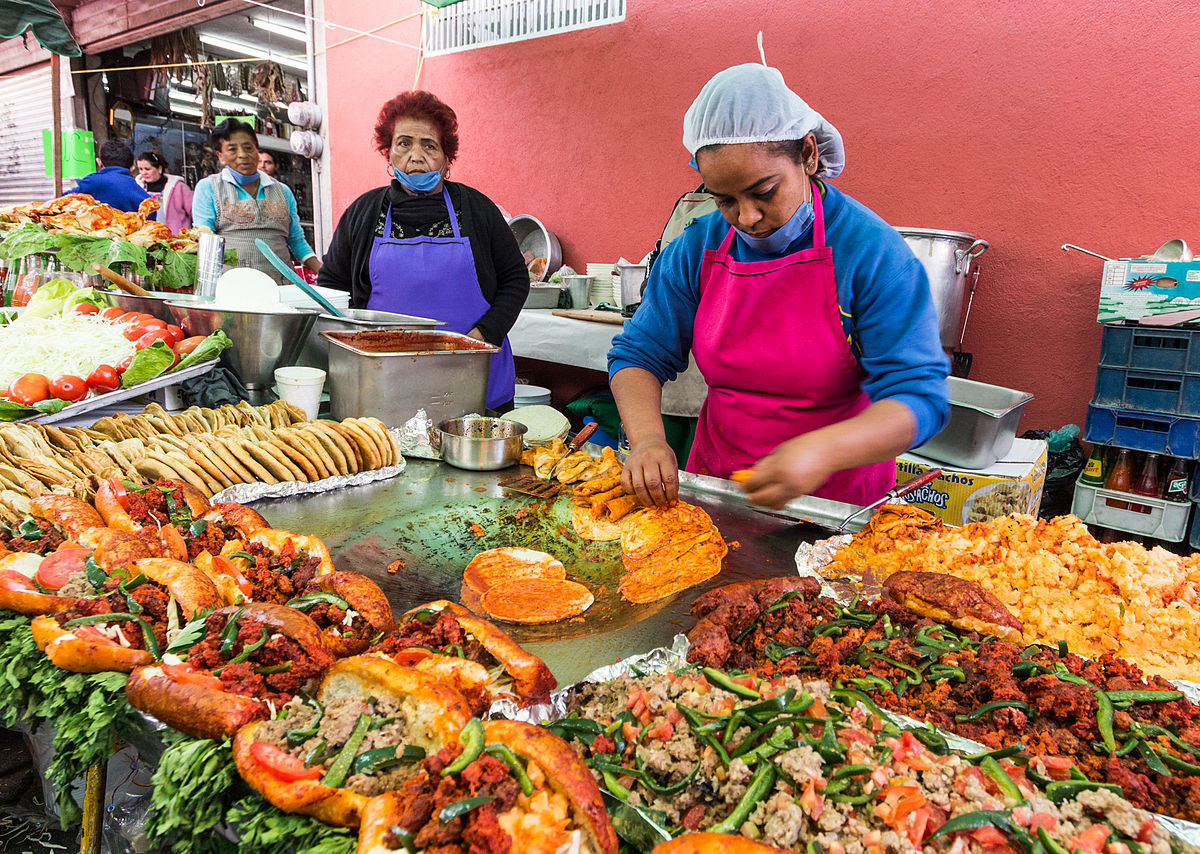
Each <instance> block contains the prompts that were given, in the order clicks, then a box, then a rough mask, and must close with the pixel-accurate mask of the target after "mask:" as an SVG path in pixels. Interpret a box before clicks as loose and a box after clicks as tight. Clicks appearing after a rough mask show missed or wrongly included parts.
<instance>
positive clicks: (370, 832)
mask: <svg viewBox="0 0 1200 854" xmlns="http://www.w3.org/2000/svg"><path fill="white" fill-rule="evenodd" d="M459 741H460V748H458V749H455V748H451V749H447V750H443V751H441V752H440V753H438V754H437V755H436V756H430V757H428V758H427V759H425V760H424V761H423V762H422V763H421V771H420V773H418V774H417V775H416V776H415V777H413V778H412V779H410V780H408V781H407V782H406V783H404V784H403V786H401V787H400V788H399V789H397V790H394V791H390V792H385V793H384V794H382V795H380V796H378V797H375V798H372V799H371V801H370V802H369V803H368V804H367V806H366V809H365V810H364V811H363V817H362V825H361V827H360V829H359V833H358V854H390V852H393V851H406V852H407V851H426V850H436V851H437V852H438V854H455V852H462V854H468V852H471V851H478V850H480V849H485V850H489V851H512V852H518V851H520V852H529V854H543V852H545V854H553V852H556V851H578V852H580V854H615V852H616V850H617V835H616V832H615V831H614V830H613V826H612V823H611V822H610V821H609V819H608V813H607V812H606V811H605V809H604V803H603V801H602V800H601V798H600V791H599V789H598V788H597V787H596V782H595V780H594V779H593V778H592V775H591V772H590V771H589V770H588V767H587V765H586V764H584V762H583V760H582V759H580V758H579V755H578V754H576V753H575V751H574V750H572V749H571V747H570V745H568V744H567V743H566V742H565V741H563V740H562V739H560V738H559V737H558V736H556V735H554V734H553V733H551V732H549V731H548V730H545V729H543V728H542V727H539V726H535V725H533V724H529V723H523V722H519V721H506V720H495V721H489V722H488V723H486V724H482V725H480V724H479V722H478V721H472V722H471V723H469V724H468V725H467V728H466V729H465V730H464V731H463V734H462V736H461V738H460V739H459Z"/></svg>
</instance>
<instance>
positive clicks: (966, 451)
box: [913, 377, 1033, 469]
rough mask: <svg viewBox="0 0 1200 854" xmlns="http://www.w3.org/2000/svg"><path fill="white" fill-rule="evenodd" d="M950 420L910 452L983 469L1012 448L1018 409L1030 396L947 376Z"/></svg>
mask: <svg viewBox="0 0 1200 854" xmlns="http://www.w3.org/2000/svg"><path fill="white" fill-rule="evenodd" d="M949 383H950V423H948V424H947V425H946V429H944V430H942V432H941V433H938V434H937V435H936V436H934V437H933V438H932V439H930V440H929V441H928V442H926V443H925V444H924V445H921V446H920V447H919V448H915V449H914V450H913V453H915V454H920V455H921V456H922V457H928V458H929V459H931V460H937V461H938V462H942V463H949V464H950V465H952V466H957V467H959V468H965V469H985V468H987V467H988V466H990V465H992V464H993V463H995V462H996V461H997V460H999V459H1003V458H1004V455H1005V454H1007V453H1008V452H1009V450H1010V449H1011V448H1012V444H1013V439H1015V438H1016V436H1017V425H1018V424H1019V423H1020V421H1021V410H1022V409H1023V408H1024V406H1025V404H1027V403H1029V401H1031V400H1033V395H1032V394H1029V393H1028V392H1024V391H1016V390H1014V389H1011V388H1004V387H1003V386H998V385H988V384H987V383H981V382H975V381H974V380H964V379H961V378H959V377H950V378H949Z"/></svg>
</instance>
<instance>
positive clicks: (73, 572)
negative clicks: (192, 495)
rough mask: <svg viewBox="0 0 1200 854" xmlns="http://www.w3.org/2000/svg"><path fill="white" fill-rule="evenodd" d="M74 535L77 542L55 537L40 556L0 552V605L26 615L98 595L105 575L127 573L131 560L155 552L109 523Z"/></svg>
mask: <svg viewBox="0 0 1200 854" xmlns="http://www.w3.org/2000/svg"><path fill="white" fill-rule="evenodd" d="M79 539H80V540H81V544H80V545H78V546H76V545H71V543H70V541H60V542H59V547H58V549H57V551H52V552H49V553H48V554H46V555H45V556H44V557H43V556H41V555H39V554H36V553H31V552H10V553H7V554H5V555H3V556H2V557H0V608H5V609H7V610H10V611H17V612H18V613H21V614H26V615H29V616H36V615H38V614H50V613H53V612H55V611H61V610H63V609H65V608H69V607H70V606H71V605H72V604H73V603H74V602H75V600H76V599H79V598H91V597H93V596H97V595H100V593H101V588H102V587H103V585H104V582H105V581H106V580H107V576H108V575H111V574H113V573H117V574H119V575H125V576H129V575H135V574H136V573H133V572H129V569H130V567H132V566H133V564H134V562H135V561H138V560H142V559H145V558H150V557H154V556H155V553H154V551H152V550H151V549H150V548H149V547H148V546H147V545H146V544H145V543H144V542H142V541H141V540H140V539H138V538H137V537H135V536H134V535H132V534H126V533H124V532H122V531H114V530H113V529H111V528H91V529H89V530H87V531H84V532H83V533H82V534H81V535H80V538H79ZM89 559H90V561H91V564H90V565H89ZM89 569H90V570H91V571H90V572H89V571H88V570H89ZM93 582H95V583H93Z"/></svg>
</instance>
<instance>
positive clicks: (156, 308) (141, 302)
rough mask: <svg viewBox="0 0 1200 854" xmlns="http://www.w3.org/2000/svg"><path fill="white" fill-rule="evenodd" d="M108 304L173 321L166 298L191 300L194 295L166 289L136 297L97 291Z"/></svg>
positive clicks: (164, 321)
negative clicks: (176, 292)
mask: <svg viewBox="0 0 1200 854" xmlns="http://www.w3.org/2000/svg"><path fill="white" fill-rule="evenodd" d="M97 293H98V294H99V295H100V296H101V298H103V300H104V301H105V302H106V303H108V304H109V305H116V306H120V307H121V308H123V309H125V310H126V311H140V312H141V313H142V314H152V315H154V316H155V317H157V318H158V319H159V320H161V321H162V322H163V323H175V318H174V317H173V316H172V314H171V310H170V309H169V308H167V300H173V301H176V302H191V301H193V300H195V297H193V296H190V295H189V294H173V293H168V292H167V291H151V292H150V296H148V297H138V296H134V295H133V294H127V293H125V292H124V291H97Z"/></svg>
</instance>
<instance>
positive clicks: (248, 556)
mask: <svg viewBox="0 0 1200 854" xmlns="http://www.w3.org/2000/svg"><path fill="white" fill-rule="evenodd" d="M228 557H240V558H245V559H246V560H248V561H250V562H251V563H258V558H256V557H255V556H254V555H252V554H250V552H230V553H229V555H228Z"/></svg>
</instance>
